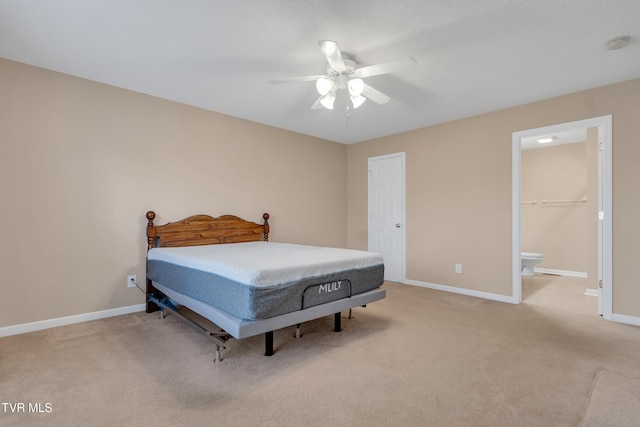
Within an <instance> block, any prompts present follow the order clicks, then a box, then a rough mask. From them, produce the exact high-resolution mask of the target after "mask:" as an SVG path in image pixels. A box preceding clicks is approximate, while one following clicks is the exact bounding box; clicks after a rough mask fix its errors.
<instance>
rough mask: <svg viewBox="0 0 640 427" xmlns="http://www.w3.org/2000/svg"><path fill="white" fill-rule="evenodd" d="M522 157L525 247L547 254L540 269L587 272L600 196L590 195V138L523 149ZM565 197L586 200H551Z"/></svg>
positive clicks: (521, 186) (522, 235) (523, 234)
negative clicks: (593, 216) (592, 220)
mask: <svg viewBox="0 0 640 427" xmlns="http://www.w3.org/2000/svg"><path fill="white" fill-rule="evenodd" d="M521 158H522V167H521V185H520V197H521V200H522V201H523V202H524V203H523V204H522V208H521V224H520V228H521V239H522V240H521V247H522V250H523V251H524V252H538V253H542V254H544V261H542V262H541V263H540V264H538V265H536V267H539V268H549V269H554V270H568V271H574V272H581V273H585V274H586V273H587V270H588V261H589V255H590V254H589V253H588V249H589V248H588V245H587V242H588V237H589V232H592V233H597V231H598V230H597V228H596V229H595V230H589V229H588V228H587V224H588V223H589V221H588V219H589V218H588V216H589V213H590V212H591V209H590V207H591V205H593V204H596V205H597V196H596V198H595V199H588V198H587V195H588V193H589V188H588V186H587V184H588V180H587V144H586V142H578V143H574V144H564V145H558V146H552V147H544V148H542V147H541V148H535V149H531V150H523V151H522V156H521ZM596 190H597V188H596ZM596 194H597V193H596ZM560 200H573V201H579V200H587V203H579V202H576V203H572V202H570V203H549V202H553V201H560ZM532 201H535V202H536V203H535V204H527V202H532ZM544 201H547V202H548V203H544Z"/></svg>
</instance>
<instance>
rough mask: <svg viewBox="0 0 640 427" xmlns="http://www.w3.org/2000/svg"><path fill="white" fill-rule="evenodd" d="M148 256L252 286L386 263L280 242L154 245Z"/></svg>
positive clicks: (345, 252) (354, 252)
mask: <svg viewBox="0 0 640 427" xmlns="http://www.w3.org/2000/svg"><path fill="white" fill-rule="evenodd" d="M147 258H148V259H149V260H157V261H164V262H168V263H172V264H178V265H182V266H184V267H188V268H192V269H195V270H201V271H205V272H209V273H214V274H217V275H219V276H223V277H226V278H228V279H231V280H233V281H236V282H239V283H244V284H248V285H253V286H272V285H277V284H281V283H288V282H292V281H295V280H297V279H299V278H300V277H318V276H322V275H326V274H330V273H332V272H334V271H336V270H338V271H340V270H351V269H362V268H366V267H371V266H375V265H379V264H382V263H383V260H382V256H381V255H380V254H376V253H373V252H367V251H359V250H353V249H341V248H325V247H319V246H305V245H296V244H291V243H277V242H247V243H230V244H223V245H204V246H186V247H179V248H153V249H150V250H149V253H148V255H147Z"/></svg>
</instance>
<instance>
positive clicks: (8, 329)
mask: <svg viewBox="0 0 640 427" xmlns="http://www.w3.org/2000/svg"><path fill="white" fill-rule="evenodd" d="M145 310H146V305H145V304H137V305H130V306H127V307H119V308H112V309H110V310H102V311H94V312H93V313H84V314H76V315H74V316H66V317H58V318H56V319H49V320H40V321H38V322H31V323H23V324H21V325H13V326H5V327H2V328H0V338H1V337H8V336H11V335H18V334H25V333H27V332H35V331H41V330H43V329H49V328H56V327H58V326H65V325H72V324H74V323H82V322H88V321H90V320H98V319H105V318H107V317H114V316H121V315H123V314H131V313H138V312H140V311H145Z"/></svg>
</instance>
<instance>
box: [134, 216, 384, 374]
mask: <svg viewBox="0 0 640 427" xmlns="http://www.w3.org/2000/svg"><path fill="white" fill-rule="evenodd" d="M146 218H147V221H148V223H147V289H146V293H147V303H146V304H147V305H146V311H147V312H148V313H151V312H155V311H160V315H161V317H164V314H165V310H167V309H169V310H171V312H173V313H175V314H178V315H179V317H180V318H182V319H185V320H187V321H188V322H189V323H191V324H192V325H194V326H196V327H197V328H199V329H200V330H202V331H203V332H204V333H205V334H206V335H207V336H208V337H209V338H211V339H212V341H213V342H214V344H215V345H216V352H215V361H216V362H220V361H221V360H222V358H221V349H223V348H224V345H225V343H226V342H227V341H228V340H229V339H231V338H235V339H242V338H247V337H251V336H255V335H259V334H264V336H265V355H266V356H271V355H273V354H274V351H273V331H275V330H278V329H282V328H286V327H290V326H293V325H295V326H296V331H295V335H296V337H299V336H300V325H301V324H302V323H303V322H307V321H310V320H314V319H318V318H320V317H324V316H330V315H333V317H334V330H335V331H340V330H341V329H342V325H341V319H342V315H341V313H342V311H345V310H349V317H350V316H351V310H352V309H353V308H354V307H360V306H366V305H367V304H369V303H372V302H374V301H378V300H381V299H383V298H384V297H385V295H386V292H385V290H384V289H383V288H381V287H380V286H381V285H382V284H383V282H384V263H383V260H382V257H381V256H380V255H379V254H375V253H372V252H367V251H357V250H350V249H341V248H324V247H317V246H307V245H296V244H288V243H278V242H270V241H269V231H270V226H269V214H267V213H265V214H263V216H262V219H263V221H262V223H260V224H259V223H254V222H251V221H247V220H244V219H242V218H239V217H237V216H234V215H223V216H220V217H217V218H214V217H211V216H208V215H194V216H190V217H188V218H185V219H183V220H180V221H177V222H172V223H168V224H165V225H160V226H157V225H155V224H154V220H155V218H156V214H155V212H153V211H149V212H147V214H146Z"/></svg>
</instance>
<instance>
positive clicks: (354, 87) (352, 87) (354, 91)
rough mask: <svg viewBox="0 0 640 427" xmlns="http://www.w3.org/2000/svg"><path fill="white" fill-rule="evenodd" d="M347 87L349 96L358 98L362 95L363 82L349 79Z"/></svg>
mask: <svg viewBox="0 0 640 427" xmlns="http://www.w3.org/2000/svg"><path fill="white" fill-rule="evenodd" d="M347 87H348V88H349V95H351V96H352V97H353V96H360V95H362V91H363V90H364V82H363V81H362V79H357V78H356V79H350V80H349V81H348V82H347ZM360 104H362V102H361V103H360ZM354 108H355V107H354Z"/></svg>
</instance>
